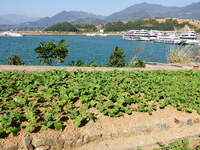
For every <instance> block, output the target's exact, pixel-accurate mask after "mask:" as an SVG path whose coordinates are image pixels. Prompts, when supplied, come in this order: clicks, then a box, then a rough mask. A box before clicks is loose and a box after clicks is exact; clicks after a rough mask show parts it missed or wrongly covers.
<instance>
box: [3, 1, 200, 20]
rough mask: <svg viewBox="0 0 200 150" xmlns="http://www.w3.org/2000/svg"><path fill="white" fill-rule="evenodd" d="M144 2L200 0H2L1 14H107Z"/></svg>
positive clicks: (167, 3) (179, 3) (172, 3)
mask: <svg viewBox="0 0 200 150" xmlns="http://www.w3.org/2000/svg"><path fill="white" fill-rule="evenodd" d="M142 2H148V3H153V4H162V5H164V6H178V7H180V6H186V5H189V4H191V3H193V2H200V0H148V1H147V0H146V1H143V0H1V9H0V15H2V14H24V15H27V16H30V17H46V16H48V17H51V16H53V15H55V14H57V13H59V12H61V11H63V10H66V11H70V10H74V11H85V12H89V13H94V14H97V15H105V16H107V15H110V14H112V13H114V12H117V11H121V10H123V9H124V8H127V7H129V6H131V5H134V4H138V3H142Z"/></svg>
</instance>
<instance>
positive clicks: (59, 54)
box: [35, 39, 70, 65]
mask: <svg viewBox="0 0 200 150" xmlns="http://www.w3.org/2000/svg"><path fill="white" fill-rule="evenodd" d="M67 43H68V41H66V40H63V39H62V40H61V41H60V42H58V44H56V42H55V41H54V40H52V41H51V42H49V43H45V42H40V45H39V46H38V47H36V48H35V52H36V53H38V57H37V59H40V63H42V64H45V65H46V64H47V65H54V63H55V61H57V63H59V64H61V63H63V62H64V59H65V57H66V56H68V55H69V52H68V49H70V46H67V45H66V44H67Z"/></svg>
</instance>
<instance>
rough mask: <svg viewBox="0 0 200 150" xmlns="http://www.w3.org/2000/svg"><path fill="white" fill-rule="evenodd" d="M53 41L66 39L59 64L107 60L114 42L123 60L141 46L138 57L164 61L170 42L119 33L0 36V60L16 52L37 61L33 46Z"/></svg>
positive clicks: (129, 57)
mask: <svg viewBox="0 0 200 150" xmlns="http://www.w3.org/2000/svg"><path fill="white" fill-rule="evenodd" d="M52 39H54V40H55V41H56V42H58V41H60V40H61V39H65V40H67V41H69V43H68V45H69V46H70V47H71V48H70V50H69V53H70V55H69V56H67V57H66V61H65V62H64V63H63V64H62V65H67V63H68V62H69V61H71V60H75V61H77V60H82V61H85V62H92V61H95V62H97V63H98V64H104V63H108V62H109V57H110V55H111V54H112V51H113V49H114V48H115V47H116V46H118V47H119V48H122V49H124V50H125V51H126V52H125V56H126V61H127V62H128V61H129V60H130V59H132V58H133V56H134V53H136V52H137V51H138V49H139V48H142V51H141V52H140V54H139V58H141V59H143V60H145V61H152V62H166V61H167V59H166V58H167V57H166V56H167V53H168V51H169V49H170V47H171V46H172V45H168V44H160V43H153V42H140V41H127V40H124V39H122V37H121V36H111V37H85V36H83V35H48V36H24V37H0V64H5V61H6V59H7V58H8V57H9V56H11V55H12V54H16V53H18V54H20V55H21V57H22V59H23V60H24V61H25V63H27V64H28V63H34V64H35V65H39V61H38V60H37V59H36V58H37V53H35V51H34V49H35V48H36V47H37V46H38V45H39V43H40V42H43V41H44V42H49V41H51V40H52Z"/></svg>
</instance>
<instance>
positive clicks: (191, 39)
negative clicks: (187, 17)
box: [179, 31, 200, 45]
mask: <svg viewBox="0 0 200 150" xmlns="http://www.w3.org/2000/svg"><path fill="white" fill-rule="evenodd" d="M179 38H180V39H181V41H182V43H185V44H189V45H199V43H200V41H199V40H198V39H197V36H196V32H195V31H183V32H181V34H180V36H179Z"/></svg>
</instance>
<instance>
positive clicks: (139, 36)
mask: <svg viewBox="0 0 200 150" xmlns="http://www.w3.org/2000/svg"><path fill="white" fill-rule="evenodd" d="M123 39H126V40H137V41H154V42H157V43H166V44H189V45H200V40H199V39H197V36H196V33H195V31H158V30H151V31H148V30H130V31H128V32H127V33H126V34H124V35H123Z"/></svg>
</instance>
